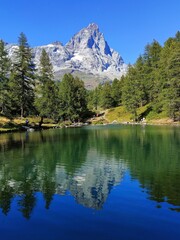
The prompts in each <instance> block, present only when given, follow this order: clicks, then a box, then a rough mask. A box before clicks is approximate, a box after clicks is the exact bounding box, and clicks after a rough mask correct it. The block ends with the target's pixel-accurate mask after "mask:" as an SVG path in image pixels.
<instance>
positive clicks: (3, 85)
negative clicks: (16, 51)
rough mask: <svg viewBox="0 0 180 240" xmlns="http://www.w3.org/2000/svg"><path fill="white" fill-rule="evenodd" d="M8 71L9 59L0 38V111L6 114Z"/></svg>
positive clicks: (7, 107) (7, 110) (7, 108)
mask: <svg viewBox="0 0 180 240" xmlns="http://www.w3.org/2000/svg"><path fill="white" fill-rule="evenodd" d="M9 71H10V60H9V58H8V54H7V52H6V50H5V43H4V42H3V40H0V112H1V114H5V115H7V114H8V113H9V108H10V106H9V94H8V93H9V91H8V90H9V87H8V82H9V78H8V74H9Z"/></svg>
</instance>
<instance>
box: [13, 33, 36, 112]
mask: <svg viewBox="0 0 180 240" xmlns="http://www.w3.org/2000/svg"><path fill="white" fill-rule="evenodd" d="M18 43H19V46H18V49H17V51H16V53H15V56H16V57H15V59H16V60H15V62H14V63H13V68H12V72H11V81H10V87H11V92H12V94H11V98H12V99H13V102H14V105H15V106H16V108H17V112H18V113H20V116H21V117H23V116H24V115H28V114H30V113H31V112H32V111H33V105H34V78H35V75H34V73H35V65H34V64H33V62H32V53H31V49H30V47H29V44H28V42H27V38H26V36H25V35H24V33H21V34H20V36H19V39H18Z"/></svg>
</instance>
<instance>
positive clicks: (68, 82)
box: [59, 74, 87, 121]
mask: <svg viewBox="0 0 180 240" xmlns="http://www.w3.org/2000/svg"><path fill="white" fill-rule="evenodd" d="M59 98H60V101H61V104H60V116H61V117H62V118H63V119H64V120H65V119H66V120H71V121H78V120H81V119H82V118H83V117H84V114H85V113H86V111H87V101H86V98H87V92H86V89H85V87H84V82H83V81H82V80H80V79H79V78H77V77H76V78H74V77H73V76H72V75H71V74H65V75H64V77H63V80H62V82H61V83H60V86H59Z"/></svg>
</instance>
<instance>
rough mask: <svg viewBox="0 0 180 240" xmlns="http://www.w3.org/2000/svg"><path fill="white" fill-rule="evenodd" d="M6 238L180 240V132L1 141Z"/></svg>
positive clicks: (105, 131)
mask: <svg viewBox="0 0 180 240" xmlns="http://www.w3.org/2000/svg"><path fill="white" fill-rule="evenodd" d="M0 239H2V240H12V239H18V240H21V239H22V240H30V239H31V240H32V239H33V240H36V239H37V240H41V239H43V240H50V239H52V240H56V239H58V240H59V239H63V240H72V239H75V240H76V239H78V240H81V239H83V240H84V239H87V240H88V239H94V240H96V239H97V240H101V239H102V240H111V239H112V240H119V239H122V240H136V239H137V240H141V239H143V240H144V239H145V240H156V239H158V240H160V239H163V240H164V239H165V240H166V239H167V240H170V239H172V240H179V239H180V128H178V127H156V126H102V127H86V128H80V129H56V130H47V131H42V132H33V133H16V134H3V135H0Z"/></svg>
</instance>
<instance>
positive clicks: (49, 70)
mask: <svg viewBox="0 0 180 240" xmlns="http://www.w3.org/2000/svg"><path fill="white" fill-rule="evenodd" d="M39 70H40V71H39V76H38V79H37V81H36V88H35V92H36V98H35V106H36V109H37V111H38V113H39V115H40V116H41V117H50V118H53V119H56V118H57V88H56V85H55V83H54V81H53V78H54V77H53V67H52V64H51V62H50V59H49V56H48V54H47V53H46V51H45V50H44V49H43V50H42V54H41V58H40V69H39Z"/></svg>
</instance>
